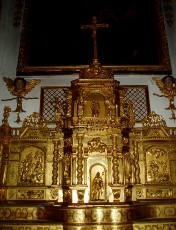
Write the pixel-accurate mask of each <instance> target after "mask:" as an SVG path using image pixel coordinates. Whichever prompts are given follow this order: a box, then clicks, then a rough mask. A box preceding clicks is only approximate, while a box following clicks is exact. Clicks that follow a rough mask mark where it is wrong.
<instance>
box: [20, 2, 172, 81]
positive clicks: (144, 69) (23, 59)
mask: <svg viewBox="0 0 176 230" xmlns="http://www.w3.org/2000/svg"><path fill="white" fill-rule="evenodd" d="M154 1H155V6H156V9H155V11H156V12H155V17H156V18H154V21H155V23H156V25H155V26H156V27H155V28H156V30H155V32H156V33H155V36H156V38H155V39H156V43H157V44H156V46H157V52H158V54H157V55H158V63H157V64H149V65H148V64H145V65H143V64H135V65H133V64H128V63H125V64H118V63H116V64H113V65H111V64H106V63H105V64H103V63H102V65H103V66H104V67H107V68H111V69H113V70H114V72H115V73H121V74H125V73H146V74H149V73H151V74H152V73H155V74H171V72H172V71H171V64H170V57H169V50H168V44H167V36H166V32H165V26H164V17H163V14H162V8H161V2H160V0H154ZM29 2H30V0H26V1H25V7H24V14H23V24H22V31H21V40H20V48H19V57H18V65H17V75H19V76H20V75H26V76H27V75H41V74H42V75H53V74H63V73H64V74H70V73H76V72H79V71H80V70H81V69H83V68H87V67H88V65H89V64H90V63H86V64H83V65H82V64H79V63H78V64H76V65H75V64H74V65H70V64H69V65H60V64H57V65H51V64H50V65H42V64H40V65H30V64H29V60H30V49H29V47H30V46H29V44H30V42H31V41H30V39H29V24H28V20H29V15H30V10H29V9H30V8H29ZM146 2H147V1H146ZM149 16H151V14H149ZM153 17H154V16H153ZM92 59H93V55H92ZM100 62H101V60H100Z"/></svg>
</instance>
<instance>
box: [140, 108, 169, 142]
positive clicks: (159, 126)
mask: <svg viewBox="0 0 176 230" xmlns="http://www.w3.org/2000/svg"><path fill="white" fill-rule="evenodd" d="M142 124H143V137H151V138H152V137H169V134H168V132H167V131H166V129H167V126H166V122H165V120H164V119H163V118H162V116H160V115H158V114H156V113H155V112H153V111H152V112H151V113H150V114H149V115H148V116H146V117H145V118H144V120H143V122H142Z"/></svg>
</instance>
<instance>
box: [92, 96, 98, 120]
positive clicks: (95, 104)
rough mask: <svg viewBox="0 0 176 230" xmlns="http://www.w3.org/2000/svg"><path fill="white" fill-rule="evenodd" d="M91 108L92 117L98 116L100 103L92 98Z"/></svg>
mask: <svg viewBox="0 0 176 230" xmlns="http://www.w3.org/2000/svg"><path fill="white" fill-rule="evenodd" d="M91 109H92V116H93V117H98V116H99V114H100V104H99V102H98V101H95V100H92V105H91Z"/></svg>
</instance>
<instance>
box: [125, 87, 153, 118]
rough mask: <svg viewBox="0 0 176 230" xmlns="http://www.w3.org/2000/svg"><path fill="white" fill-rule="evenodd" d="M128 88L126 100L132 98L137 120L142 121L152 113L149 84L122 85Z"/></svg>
mask: <svg viewBox="0 0 176 230" xmlns="http://www.w3.org/2000/svg"><path fill="white" fill-rule="evenodd" d="M122 87H123V88H126V89H127V91H126V93H125V98H124V99H126V100H131V101H132V102H133V105H134V110H135V119H136V122H140V121H142V120H143V118H144V117H145V116H146V115H148V114H149V113H150V106H149V96H148V87H147V86H122Z"/></svg>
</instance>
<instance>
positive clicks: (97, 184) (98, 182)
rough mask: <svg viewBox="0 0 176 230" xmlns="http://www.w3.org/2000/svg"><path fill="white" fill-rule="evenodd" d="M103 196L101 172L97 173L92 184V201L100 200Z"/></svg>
mask: <svg viewBox="0 0 176 230" xmlns="http://www.w3.org/2000/svg"><path fill="white" fill-rule="evenodd" d="M102 194H103V179H102V177H101V176H100V172H97V173H96V175H95V177H94V179H93V182H92V200H100V197H101V195H102Z"/></svg>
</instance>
